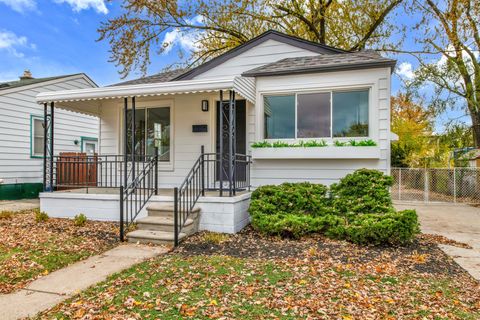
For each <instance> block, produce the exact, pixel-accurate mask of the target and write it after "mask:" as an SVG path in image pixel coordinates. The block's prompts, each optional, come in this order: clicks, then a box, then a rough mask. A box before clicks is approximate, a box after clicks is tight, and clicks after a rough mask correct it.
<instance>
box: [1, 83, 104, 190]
mask: <svg viewBox="0 0 480 320" xmlns="http://www.w3.org/2000/svg"><path fill="white" fill-rule="evenodd" d="M91 87H92V84H91V83H90V82H88V81H87V80H85V79H84V78H83V77H82V76H80V75H79V76H73V77H68V78H65V79H61V80H55V81H49V82H45V83H44V84H38V85H35V86H25V87H24V88H22V87H19V88H18V89H16V90H8V92H7V90H5V92H2V91H0V115H1V116H0V179H3V180H4V181H3V183H4V184H11V183H36V182H41V181H42V166H43V159H42V156H43V146H42V152H41V155H40V157H32V152H33V150H32V147H33V143H32V141H30V140H31V139H33V137H31V136H32V126H31V121H32V120H33V119H42V120H43V105H39V104H37V103H36V102H35V97H36V95H37V94H38V93H40V92H44V91H54V90H55V91H57V90H66V89H81V88H91ZM42 129H43V128H42ZM54 132H55V146H54V150H55V154H58V153H59V152H63V151H67V152H80V150H81V143H80V140H81V137H82V136H86V137H93V138H95V137H98V118H96V117H92V116H87V115H83V114H79V113H74V112H70V111H66V110H62V109H58V108H55V130H54ZM75 141H78V143H77V144H75ZM39 149H40V147H38V148H37V151H39Z"/></svg>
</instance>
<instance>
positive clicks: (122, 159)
mask: <svg viewBox="0 0 480 320" xmlns="http://www.w3.org/2000/svg"><path fill="white" fill-rule="evenodd" d="M234 83H235V81H233V80H231V81H220V82H215V81H211V82H208V83H206V82H205V81H201V82H199V81H189V86H188V87H187V86H186V84H185V83H181V82H180V81H179V82H176V83H174V84H156V85H152V86H150V87H149V88H148V89H149V92H148V94H147V93H146V92H144V91H145V90H146V89H145V86H142V87H137V88H136V89H137V90H140V91H141V92H140V91H139V92H130V94H129V95H128V96H127V97H126V96H119V95H118V94H119V93H122V94H125V92H126V91H132V88H133V87H135V86H128V87H124V88H123V89H122V88H121V87H116V88H98V89H96V90H83V91H81V92H69V91H65V92H55V93H45V94H40V95H39V97H37V100H38V101H39V102H41V103H43V104H44V108H45V132H44V133H45V139H44V159H45V161H44V192H43V193H41V195H40V206H41V210H42V211H45V212H47V213H48V214H49V215H50V216H54V217H73V216H75V215H76V214H79V213H83V214H85V215H86V216H87V217H88V218H89V219H95V220H114V221H119V223H120V230H119V235H120V238H121V239H122V240H124V239H125V233H126V231H127V230H128V229H129V226H130V225H131V224H132V223H133V222H135V221H136V220H137V219H142V218H143V217H146V216H147V212H148V211H149V210H148V207H149V206H152V205H154V204H162V205H164V206H167V207H168V208H170V209H171V210H170V209H169V210H170V211H171V215H170V214H167V215H166V216H165V217H163V218H165V219H167V220H168V219H170V218H171V220H172V221H171V223H172V229H173V230H172V233H173V234H174V235H175V238H174V243H175V244H178V241H179V235H180V234H181V232H182V228H183V227H184V226H185V225H186V224H188V223H189V221H190V220H191V219H190V217H191V213H192V212H193V211H195V212H197V210H198V209H200V210H201V214H200V217H199V228H200V229H201V230H211V231H217V232H228V233H234V232H237V231H239V230H240V229H242V228H243V227H244V226H245V225H246V224H248V222H249V218H248V213H247V209H248V203H249V199H250V192H249V191H250V163H251V158H250V156H249V155H247V154H246V152H247V145H248V141H247V138H246V136H247V133H246V128H247V124H246V120H247V114H248V111H247V108H253V104H252V101H248V102H247V100H246V98H245V96H246V95H248V94H244V95H240V94H238V93H237V92H236V91H235V89H236V86H235V84H234ZM179 86H180V87H181V88H183V89H179V88H178V87H179ZM196 87H198V88H197V90H195V88H196ZM175 88H176V89H175ZM112 90H114V91H115V92H117V93H114V92H112ZM240 91H241V90H240ZM99 95H101V97H99ZM165 95H168V96H169V97H168V99H166V98H165V97H163V96H165ZM85 96H88V97H89V98H82V99H80V98H79V97H85ZM200 102H201V103H200ZM200 106H201V108H200ZM55 108H64V109H69V110H73V111H77V112H84V113H89V114H95V115H97V116H99V117H100V120H101V128H100V139H99V151H98V152H97V153H94V154H86V153H77V154H72V153H68V154H67V153H56V150H53V145H54V144H53V140H54V137H55V136H54V127H55V124H54V110H55ZM152 210H153V209H152ZM160 211H165V210H163V209H162V210H160ZM167 213H168V212H167ZM163 218H162V219H163ZM165 219H163V220H165ZM140 222H141V221H140ZM169 223H170V222H169Z"/></svg>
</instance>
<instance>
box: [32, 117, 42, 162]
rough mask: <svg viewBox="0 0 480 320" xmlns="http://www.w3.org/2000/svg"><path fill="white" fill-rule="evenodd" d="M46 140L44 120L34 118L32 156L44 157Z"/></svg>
mask: <svg viewBox="0 0 480 320" xmlns="http://www.w3.org/2000/svg"><path fill="white" fill-rule="evenodd" d="M44 139H45V136H44V129H43V119H40V118H32V128H31V143H32V156H34V157H41V156H43V141H44Z"/></svg>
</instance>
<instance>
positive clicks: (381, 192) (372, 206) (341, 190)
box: [330, 169, 394, 214]
mask: <svg viewBox="0 0 480 320" xmlns="http://www.w3.org/2000/svg"><path fill="white" fill-rule="evenodd" d="M392 184H393V179H392V177H390V176H387V175H385V174H383V173H382V172H380V171H378V170H371V169H360V170H357V171H355V172H354V173H351V174H348V175H346V176H345V177H344V178H342V179H341V180H340V182H339V183H336V184H333V185H331V186H330V191H331V195H332V197H333V199H334V200H333V206H334V208H335V209H336V210H338V212H339V213H343V214H346V213H349V212H353V213H357V214H358V213H360V214H361V213H387V212H392V211H393V210H394V209H393V206H392V199H391V196H390V191H389V189H388V188H389V187H390V186H392Z"/></svg>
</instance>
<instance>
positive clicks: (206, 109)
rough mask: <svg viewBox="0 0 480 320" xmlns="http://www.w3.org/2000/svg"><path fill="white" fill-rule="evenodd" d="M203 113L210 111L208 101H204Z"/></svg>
mask: <svg viewBox="0 0 480 320" xmlns="http://www.w3.org/2000/svg"><path fill="white" fill-rule="evenodd" d="M202 111H204V112H207V111H208V100H202Z"/></svg>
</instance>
